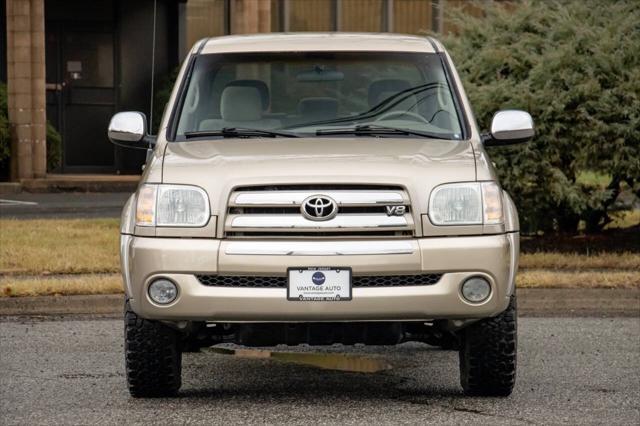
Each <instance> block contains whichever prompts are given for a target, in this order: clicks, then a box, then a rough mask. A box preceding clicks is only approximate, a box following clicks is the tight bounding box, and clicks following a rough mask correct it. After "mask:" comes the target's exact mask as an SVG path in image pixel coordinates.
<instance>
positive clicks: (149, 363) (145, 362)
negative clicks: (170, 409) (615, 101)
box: [124, 301, 182, 398]
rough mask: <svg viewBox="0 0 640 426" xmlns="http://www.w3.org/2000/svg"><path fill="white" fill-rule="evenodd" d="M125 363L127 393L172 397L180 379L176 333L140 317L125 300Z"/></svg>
mask: <svg viewBox="0 0 640 426" xmlns="http://www.w3.org/2000/svg"><path fill="white" fill-rule="evenodd" d="M124 333H125V364H126V373H127V383H128V385H129V393H130V394H131V396H133V397H136V398H145V397H167V396H174V395H175V394H176V393H177V392H178V389H180V386H181V384H182V383H181V382H182V378H181V375H182V352H181V350H180V347H179V341H180V339H179V337H180V336H179V333H178V332H177V331H176V330H173V329H172V328H170V327H168V326H166V325H164V324H162V323H160V322H158V321H152V320H147V319H144V318H140V317H139V316H138V315H136V313H135V312H133V311H132V310H131V307H130V305H129V302H128V301H126V302H125V313H124Z"/></svg>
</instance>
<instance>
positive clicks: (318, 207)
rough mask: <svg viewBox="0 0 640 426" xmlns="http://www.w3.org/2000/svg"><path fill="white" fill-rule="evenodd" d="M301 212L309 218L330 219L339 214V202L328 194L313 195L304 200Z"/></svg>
mask: <svg viewBox="0 0 640 426" xmlns="http://www.w3.org/2000/svg"><path fill="white" fill-rule="evenodd" d="M300 212H301V213H302V215H303V216H304V217H306V218H307V219H309V220H317V221H319V220H330V219H333V218H334V217H335V216H336V215H337V214H338V203H336V202H335V201H334V200H333V199H332V198H330V197H327V196H326V195H312V196H311V197H308V198H306V199H305V200H304V201H303V202H302V206H301V207H300Z"/></svg>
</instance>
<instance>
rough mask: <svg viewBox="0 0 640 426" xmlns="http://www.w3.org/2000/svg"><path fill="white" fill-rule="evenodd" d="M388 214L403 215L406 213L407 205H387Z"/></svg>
mask: <svg viewBox="0 0 640 426" xmlns="http://www.w3.org/2000/svg"><path fill="white" fill-rule="evenodd" d="M386 210H387V216H402V215H403V214H405V213H406V211H407V207H406V206H386Z"/></svg>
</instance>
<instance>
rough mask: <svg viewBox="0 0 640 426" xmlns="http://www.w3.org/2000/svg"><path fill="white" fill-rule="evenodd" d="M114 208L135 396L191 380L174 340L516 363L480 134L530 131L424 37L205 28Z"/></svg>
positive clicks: (119, 137) (473, 369) (497, 381)
mask: <svg viewBox="0 0 640 426" xmlns="http://www.w3.org/2000/svg"><path fill="white" fill-rule="evenodd" d="M108 134H109V138H110V139H111V140H112V141H113V142H114V143H116V144H119V145H124V146H127V147H134V148H142V149H147V150H148V161H147V164H146V167H145V170H144V174H143V177H142V181H141V183H140V186H139V187H138V189H137V191H136V193H135V194H133V195H132V196H131V198H130V199H129V201H128V202H127V204H126V206H125V208H124V211H123V214H122V225H121V234H122V235H121V247H120V249H121V259H122V274H123V278H124V284H125V291H126V306H125V352H126V366H127V368H126V369H127V379H128V384H129V390H130V392H131V394H132V395H133V396H136V397H147V396H167V395H173V394H175V393H177V391H178V389H179V388H180V385H181V359H182V358H181V354H182V352H184V351H187V350H194V349H197V348H198V347H204V346H210V345H215V344H218V343H223V342H234V343H238V344H241V345H246V346H273V345H277V344H287V345H298V344H310V345H330V344H335V343H342V344H345V345H353V344H357V343H361V344H368V345H395V344H399V343H402V342H406V341H419V342H425V343H428V344H432V345H438V346H442V347H445V348H448V349H456V350H459V353H460V377H461V384H462V387H463V389H464V391H465V392H466V393H468V394H474V395H502V396H506V395H509V394H510V393H511V391H512V389H513V386H514V383H515V374H516V291H515V284H514V278H515V275H516V269H517V266H518V254H519V232H518V231H519V225H518V216H517V212H516V209H515V206H514V204H513V202H512V200H511V198H510V197H509V195H508V194H507V193H506V192H504V191H503V190H502V188H501V187H500V184H499V182H498V179H497V177H496V173H495V170H494V168H493V165H492V163H491V160H490V159H489V157H488V156H487V153H486V151H485V146H489V145H507V144H513V143H519V142H524V141H526V140H528V139H529V138H531V137H532V136H533V134H534V129H533V121H532V119H531V116H530V115H529V114H528V113H526V112H523V111H517V110H507V111H499V112H497V113H496V114H495V116H494V118H493V122H492V123H491V129H490V131H489V132H488V133H486V134H481V133H480V132H479V129H478V126H477V124H476V122H475V119H474V116H473V112H472V109H471V106H470V105H469V101H468V100H467V97H466V95H465V92H464V89H463V87H462V84H461V81H460V78H459V77H458V74H457V73H456V70H455V68H454V66H453V64H452V62H451V59H450V57H449V55H448V54H447V51H446V50H445V48H444V47H443V46H442V44H441V43H440V42H438V41H437V40H435V39H433V38H430V37H414V36H405V35H390V34H353V33H350V34H346V33H344V34H341V33H324V34H322V33H306V34H265V35H248V36H228V37H220V38H211V39H206V40H201V41H199V42H198V43H196V45H195V46H194V47H193V49H192V50H191V52H190V53H189V55H188V57H187V58H186V60H185V61H184V64H183V65H182V68H181V71H180V73H179V75H178V78H177V81H176V84H175V88H174V89H173V92H172V94H171V98H170V100H169V102H168V104H167V106H166V109H165V112H164V115H163V117H162V122H161V125H160V127H159V131H158V132H157V135H154V136H151V135H149V134H147V122H146V118H145V116H144V114H142V113H139V112H120V113H118V114H116V115H115V116H114V117H113V118H112V120H111V123H110V124H109V129H108Z"/></svg>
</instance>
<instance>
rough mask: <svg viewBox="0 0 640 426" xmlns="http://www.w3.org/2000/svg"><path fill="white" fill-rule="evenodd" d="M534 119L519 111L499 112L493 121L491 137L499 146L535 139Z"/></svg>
mask: <svg viewBox="0 0 640 426" xmlns="http://www.w3.org/2000/svg"><path fill="white" fill-rule="evenodd" d="M534 134H535V130H534V127H533V119H532V118H531V115H530V114H529V113H528V112H525V111H520V110H517V109H512V110H504V111H498V112H497V113H496V114H495V115H494V116H493V120H491V137H492V138H493V140H494V141H495V142H497V143H496V145H498V144H501V143H502V144H507V143H518V142H525V141H527V140H529V139H531V138H532V137H533V135H534Z"/></svg>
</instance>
